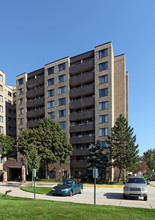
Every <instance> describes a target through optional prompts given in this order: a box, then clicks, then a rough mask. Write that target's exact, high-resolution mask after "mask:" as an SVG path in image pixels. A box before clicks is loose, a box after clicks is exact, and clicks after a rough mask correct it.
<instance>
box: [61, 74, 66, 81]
mask: <svg viewBox="0 0 155 220" xmlns="http://www.w3.org/2000/svg"><path fill="white" fill-rule="evenodd" d="M65 81H66V75H65V74H64V75H61V76H59V83H61V82H65Z"/></svg>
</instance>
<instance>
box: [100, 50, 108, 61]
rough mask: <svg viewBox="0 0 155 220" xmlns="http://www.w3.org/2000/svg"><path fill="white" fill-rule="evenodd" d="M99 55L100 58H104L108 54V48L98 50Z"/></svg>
mask: <svg viewBox="0 0 155 220" xmlns="http://www.w3.org/2000/svg"><path fill="white" fill-rule="evenodd" d="M98 56H99V59H101V58H103V57H107V56H108V49H107V48H106V49H104V50H100V51H99V52H98Z"/></svg>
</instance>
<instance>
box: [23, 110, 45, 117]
mask: <svg viewBox="0 0 155 220" xmlns="http://www.w3.org/2000/svg"><path fill="white" fill-rule="evenodd" d="M44 114H45V113H44V108H38V109H36V110H30V111H28V112H27V117H28V118H35V117H40V116H44Z"/></svg>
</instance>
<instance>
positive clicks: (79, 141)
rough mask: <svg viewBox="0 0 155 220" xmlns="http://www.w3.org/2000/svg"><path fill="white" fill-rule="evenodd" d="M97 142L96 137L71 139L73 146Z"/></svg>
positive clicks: (84, 136)
mask: <svg viewBox="0 0 155 220" xmlns="http://www.w3.org/2000/svg"><path fill="white" fill-rule="evenodd" d="M94 142H95V136H86V135H83V136H82V137H81V138H80V137H71V138H70V143H71V144H82V143H83V144H84V143H94Z"/></svg>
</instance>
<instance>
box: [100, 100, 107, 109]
mask: <svg viewBox="0 0 155 220" xmlns="http://www.w3.org/2000/svg"><path fill="white" fill-rule="evenodd" d="M105 109H108V101H106V102H100V103H99V110H105Z"/></svg>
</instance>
